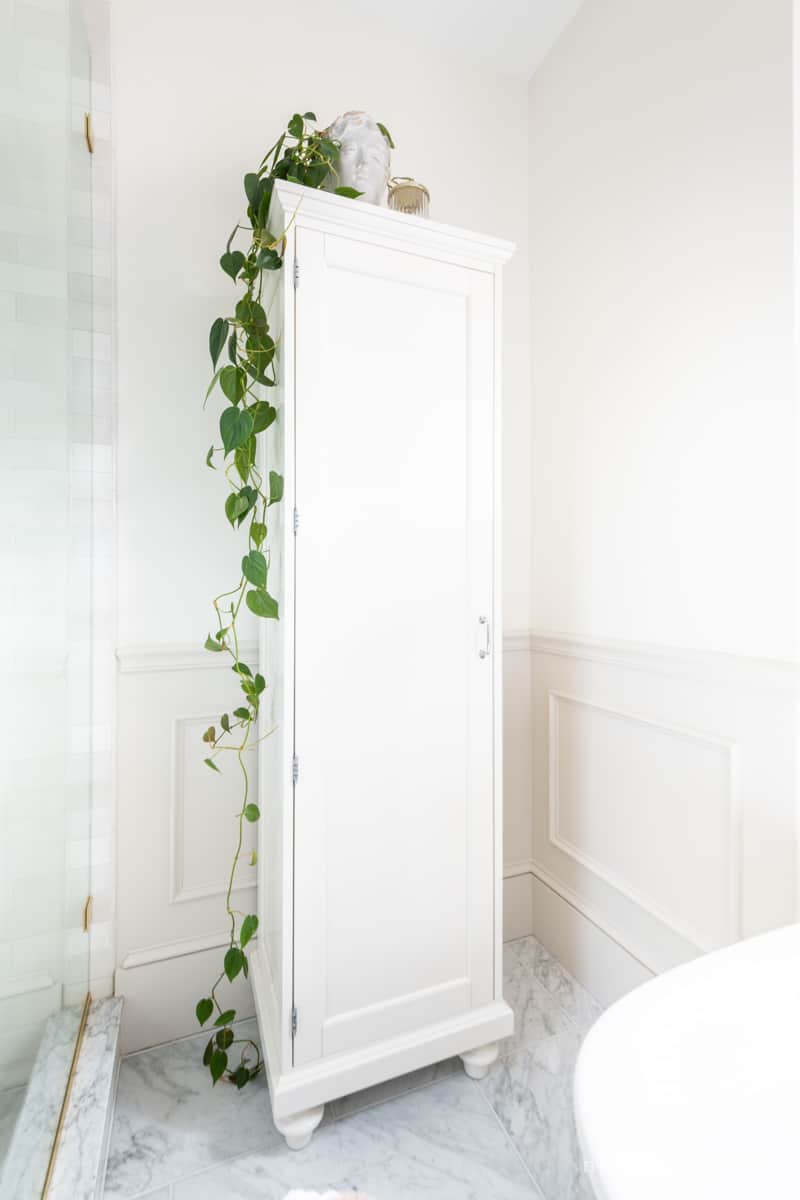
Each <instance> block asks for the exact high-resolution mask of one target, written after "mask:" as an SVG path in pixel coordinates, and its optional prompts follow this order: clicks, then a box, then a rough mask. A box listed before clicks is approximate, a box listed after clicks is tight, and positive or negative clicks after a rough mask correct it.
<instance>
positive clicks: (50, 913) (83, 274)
mask: <svg viewBox="0 0 800 1200" xmlns="http://www.w3.org/2000/svg"><path fill="white" fill-rule="evenodd" d="M0 21H2V37H0V44H1V45H2V51H0V97H2V98H1V99H0V143H2V161H3V164H4V165H3V170H2V172H0V564H1V565H0V581H2V582H1V584H0V625H1V627H2V636H0V722H2V724H1V725H0V728H2V730H3V740H4V748H3V754H2V755H1V756H0V819H1V820H2V840H0V1196H2V1197H3V1200H5V1198H6V1197H9V1198H10V1197H14V1200H28V1197H31V1198H33V1197H37V1196H41V1195H44V1194H45V1192H46V1182H47V1177H48V1165H49V1162H50V1157H51V1150H52V1147H53V1145H54V1142H55V1139H56V1135H57V1131H58V1127H59V1119H60V1115H61V1111H62V1105H63V1102H64V1097H65V1094H66V1091H67V1087H68V1082H69V1079H70V1071H71V1066H72V1062H73V1055H74V1052H75V1048H76V1044H77V1040H78V1034H79V1030H80V1027H81V1020H82V1016H83V1013H84V1011H85V1006H86V1002H87V995H88V991H89V978H90V967H89V935H88V932H87V931H86V926H87V921H88V898H89V896H90V895H91V881H90V870H91V834H92V778H93V757H94V753H93V752H94V746H93V706H92V679H93V617H92V611H93V606H92V595H93V573H94V565H93V563H94V560H93V533H92V530H93V500H94V497H93V472H92V461H91V454H92V445H91V443H92V436H91V429H92V421H93V381H92V344H91V343H92V237H91V231H92V212H91V205H92V179H91V158H90V155H89V153H88V150H87V147H86V143H85V139H84V130H83V120H84V116H83V114H84V112H85V111H86V110H87V109H88V107H89V105H88V90H89V79H90V73H89V47H88V41H87V36H86V30H85V28H84V25H83V21H82V17H81V8H80V4H79V3H78V2H77V0H75V2H71V0H63V3H61V4H59V3H53V2H52V0H51V2H49V3H48V4H47V6H43V7H38V6H35V5H32V4H28V3H22V2H18V0H6V2H5V3H4V6H3V9H2V16H1V17H0Z"/></svg>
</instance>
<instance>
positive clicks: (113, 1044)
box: [48, 999, 123, 1200]
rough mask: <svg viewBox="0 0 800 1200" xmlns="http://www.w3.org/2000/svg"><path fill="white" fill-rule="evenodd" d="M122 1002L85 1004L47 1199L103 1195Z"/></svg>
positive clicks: (78, 1199) (86, 1199) (90, 1198)
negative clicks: (84, 1026) (71, 1079)
mask: <svg viewBox="0 0 800 1200" xmlns="http://www.w3.org/2000/svg"><path fill="white" fill-rule="evenodd" d="M122 1003H123V1002H122V1000H121V999H108V1000H98V1001H96V1002H95V1003H94V1004H92V1006H91V1008H90V1009H89V1015H88V1017H87V1021H86V1028H85V1029H84V1032H83V1041H82V1042H81V1048H80V1054H79V1055H78V1062H77V1066H76V1070H75V1075H74V1078H73V1081H72V1088H71V1090H70V1096H69V1103H68V1105H67V1111H66V1116H65V1119H64V1127H63V1129H62V1131H61V1139H60V1142H59V1146H58V1154H57V1156H56V1161H55V1168H54V1171H53V1177H52V1179H51V1182H50V1189H49V1191H48V1200H94V1198H95V1197H96V1196H100V1195H102V1187H103V1177H104V1174H105V1164H106V1155H107V1153H108V1138H109V1135H110V1131H111V1123H112V1119H113V1115H114V1093H115V1089H116V1082H117V1069H118V1066H119V1033H120V1021H121V1019H122Z"/></svg>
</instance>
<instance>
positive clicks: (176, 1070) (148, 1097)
mask: <svg viewBox="0 0 800 1200" xmlns="http://www.w3.org/2000/svg"><path fill="white" fill-rule="evenodd" d="M255 1032H256V1023H255V1021H243V1022H241V1024H240V1025H238V1026H237V1033H238V1034H239V1035H240V1036H242V1035H244V1036H247V1035H248V1034H253V1033H255ZM207 1041H208V1034H207V1033H202V1034H200V1035H199V1036H196V1037H191V1038H185V1039H183V1040H182V1041H180V1042H172V1043H171V1044H170V1045H168V1046H161V1047H159V1048H158V1049H156V1050H150V1051H145V1052H143V1053H141V1054H134V1055H131V1056H130V1057H129V1058H126V1059H123V1062H122V1066H121V1067H120V1073H119V1088H118V1090H117V1110H116V1116H115V1120H114V1129H113V1132H112V1136H111V1146H110V1149H109V1155H108V1168H107V1171H106V1191H105V1195H106V1197H107V1198H109V1200H110V1198H111V1197H114V1198H117V1197H127V1196H138V1195H140V1194H141V1193H146V1192H148V1191H153V1190H154V1189H156V1188H159V1187H163V1186H164V1185H165V1184H168V1183H172V1181H173V1180H176V1179H180V1178H182V1177H183V1176H185V1175H189V1174H191V1173H193V1172H195V1171H199V1170H201V1169H202V1168H204V1167H210V1166H214V1165H215V1164H217V1163H221V1162H224V1161H225V1160H226V1159H229V1158H234V1157H235V1156H236V1155H239V1154H247V1153H248V1152H249V1151H251V1150H257V1149H261V1148H264V1147H269V1146H271V1145H274V1144H276V1143H277V1142H282V1141H283V1139H282V1138H281V1135H280V1134H279V1133H278V1131H277V1130H276V1129H275V1127H274V1125H273V1124H272V1114H271V1111H270V1104H269V1093H268V1091H267V1085H266V1081H265V1079H264V1077H263V1075H262V1076H261V1077H260V1078H258V1079H256V1080H254V1081H253V1082H252V1083H249V1084H248V1085H247V1087H246V1088H243V1089H242V1090H241V1091H239V1089H238V1088H236V1087H234V1086H233V1085H232V1084H229V1083H226V1082H222V1081H221V1082H220V1083H218V1084H217V1085H216V1087H214V1088H212V1087H211V1081H210V1078H209V1074H208V1071H207V1070H206V1068H205V1067H204V1066H203V1065H202V1061H201V1059H202V1055H203V1048H204V1046H205V1044H206V1042H207Z"/></svg>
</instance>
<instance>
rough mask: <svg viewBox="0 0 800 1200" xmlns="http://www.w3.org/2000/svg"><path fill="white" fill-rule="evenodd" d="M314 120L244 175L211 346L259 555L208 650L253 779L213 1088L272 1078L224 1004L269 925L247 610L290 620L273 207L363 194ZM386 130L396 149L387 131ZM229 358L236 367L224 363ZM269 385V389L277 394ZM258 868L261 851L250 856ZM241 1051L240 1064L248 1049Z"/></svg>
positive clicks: (242, 768)
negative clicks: (248, 891) (275, 445)
mask: <svg viewBox="0 0 800 1200" xmlns="http://www.w3.org/2000/svg"><path fill="white" fill-rule="evenodd" d="M316 120H317V119H316V117H315V116H314V113H311V112H307V113H303V114H302V115H301V114H300V113H295V114H294V116H293V117H292V118H291V120H290V121H289V123H288V125H287V127H286V130H285V132H284V133H282V134H281V136H280V137H279V138H278V140H277V142H276V143H275V145H274V146H272V147H271V148H270V149H269V150H268V151H267V153H266V154H265V156H264V158H263V159H262V161H261V163H260V165H259V167H258V170H257V171H253V172H251V173H249V174H247V175H245V177H244V191H245V195H246V197H247V221H248V224H241V223H237V224H236V225H235V226H234V227H233V231H232V232H231V235H230V237H229V238H228V243H227V245H226V247H225V253H224V254H223V255H222V257H221V258H220V260H219V264H220V267H221V268H222V270H223V271H224V272H225V274H226V275H228V276H229V277H230V278H231V280H232V281H233V282H234V284H236V286H237V287H238V288H239V292H240V294H239V299H238V300H237V302H236V306H235V309H234V312H233V315H232V316H227V317H217V319H216V320H215V321H214V323H213V325H212V326H211V331H210V333H209V338H208V345H209V351H210V354H211V363H212V368H213V370H214V377H213V379H212V380H211V383H210V385H209V388H208V391H207V392H206V402H207V401H208V399H209V397H210V396H211V395H212V393H214V392H215V391H216V389H219V391H221V392H222V397H223V398H224V401H225V404H224V407H223V409H222V413H221V415H220V419H219V433H220V439H221V441H222V445H221V446H216V445H214V446H211V448H210V449H209V451H208V454H207V455H206V463H207V465H208V466H209V467H211V468H212V469H214V470H216V469H217V466H216V463H215V461H214V460H215V459H217V458H219V463H220V466H221V467H222V468H223V469H224V473H225V478H226V480H227V483H228V494H227V496H226V499H225V516H226V518H227V520H228V522H229V523H230V525H231V526H232V527H233V528H234V529H236V530H239V529H241V528H242V527H245V528H246V532H247V551H246V553H245V555H244V557H243V558H242V560H241V570H240V574H239V581H238V583H237V584H236V585H235V586H234V587H232V588H230V589H229V590H228V591H224V592H222V593H220V595H218V596H216V597H215V598H214V600H213V606H214V614H215V618H216V623H217V628H216V629H215V630H214V632H213V633H210V634H209V636H208V637H207V638H206V643H205V648H206V650H208V651H210V652H211V653H212V654H227V655H228V656H229V657H230V659H231V670H232V671H233V672H234V674H235V675H236V677H237V680H238V683H239V687H240V689H241V692H242V703H241V704H240V705H239V706H238V707H237V708H234V709H233V711H232V712H224V713H223V714H222V715H221V717H220V718H219V728H217V726H216V725H211V726H209V728H208V729H207V730H206V731H205V733H204V734H203V742H204V743H205V744H206V747H207V750H208V757H207V758H206V759H205V760H204V761H205V763H206V765H207V766H208V767H209V769H210V770H212V771H219V770H220V762H222V761H224V755H225V754H228V755H230V754H232V755H233V758H234V762H235V766H236V768H237V769H238V771H239V773H240V775H241V788H242V791H241V804H240V807H239V811H238V813H237V816H236V820H237V826H238V832H237V840H236V848H235V851H234V855H233V862H232V864H231V869H230V874H229V877H228V886H227V891H226V894H225V910H226V913H227V917H228V922H229V940H228V943H227V945H226V948H225V951H224V956H223V960H222V969H221V970H220V972H219V975H218V976H217V978H216V980H215V981H214V983H213V985H212V987H211V991H210V994H209V995H208V996H204V997H203V998H202V999H201V1000H199V1001H198V1003H197V1007H196V1010H195V1011H196V1014H197V1020H198V1021H199V1023H200V1024H201V1025H206V1024H207V1023H208V1021H210V1020H211V1019H212V1018H213V1026H212V1034H211V1037H210V1038H209V1041H208V1043H207V1045H206V1047H205V1051H204V1053H203V1063H204V1064H205V1065H206V1066H207V1067H208V1069H209V1071H210V1073H211V1079H212V1082H213V1083H216V1082H217V1080H219V1079H221V1078H223V1077H225V1078H227V1079H229V1080H230V1081H231V1082H232V1083H235V1084H236V1086H237V1087H239V1088H242V1087H244V1086H245V1084H246V1083H248V1082H249V1081H250V1080H251V1079H254V1078H255V1077H256V1076H257V1075H258V1074H259V1073H260V1071H261V1070H262V1067H263V1060H262V1057H261V1053H260V1050H259V1048H258V1046H257V1044H256V1043H255V1042H254V1041H252V1040H251V1039H250V1038H239V1037H237V1036H236V1034H235V1032H234V1029H233V1023H234V1021H235V1020H236V1010H235V1009H233V1008H227V1007H225V1005H224V1004H223V1002H222V1001H221V1000H220V998H219V994H218V993H219V989H220V988H221V987H223V986H224V983H225V980H228V981H230V982H233V980H234V979H236V978H237V976H238V975H240V974H243V975H244V976H245V977H246V976H247V974H248V969H249V968H248V959H247V946H248V945H249V943H250V941H251V939H252V938H253V935H254V934H255V932H256V930H257V929H258V917H257V916H256V915H255V914H254V913H243V912H241V911H239V910H238V909H236V908H234V907H233V905H232V903H231V898H232V893H233V887H234V882H235V878H236V871H237V868H238V867H239V864H240V859H241V856H242V847H243V843H244V829H245V821H248V822H255V821H258V819H259V817H260V815H261V814H260V811H259V808H258V805H257V804H256V803H255V802H254V801H253V800H252V799H251V798H250V776H249V772H248V768H247V760H246V755H247V754H248V752H252V751H253V750H254V749H255V748H256V746H257V745H258V743H259V741H261V740H262V739H263V738H264V737H268V736H269V734H270V732H272V731H271V730H270V731H267V733H264V734H262V735H261V737H258V736H257V722H258V713H259V707H260V704H261V698H262V695H263V693H264V690H265V688H266V686H267V684H266V680H265V679H264V676H263V675H261V674H260V673H259V672H258V671H257V670H254V669H253V667H252V666H251V665H250V664H248V663H246V662H244V661H243V659H242V657H241V655H240V644H239V632H238V621H239V616H240V613H241V610H242V605H243V604H244V605H245V606H246V607H247V608H248V609H249V610H250V612H252V613H254V614H255V616H257V617H262V618H264V619H266V620H273V621H274V620H277V619H278V615H279V614H278V601H277V600H276V599H275V597H274V596H272V595H271V594H270V592H269V589H268V586H267V584H268V576H269V548H268V534H269V529H268V524H267V516H268V510H269V509H270V508H271V507H272V506H273V505H275V504H279V503H280V501H281V499H282V497H283V478H282V477H281V475H280V474H279V473H278V472H277V471H272V470H270V471H268V472H267V473H266V477H265V473H264V471H263V470H262V468H261V466H260V465H259V463H258V461H257V455H256V439H257V437H258V434H259V433H263V431H264V430H265V429H268V428H269V427H270V425H272V423H273V422H274V421H275V420H276V419H277V416H278V414H277V410H276V409H275V407H274V406H273V405H272V404H270V402H269V400H268V399H267V398H266V396H267V395H268V394H269V393H268V389H269V388H272V387H274V386H275V384H276V382H277V378H276V373H275V352H276V343H275V341H274V339H273V338H272V336H271V334H270V326H269V319H268V307H269V306H268V305H266V307H265V296H264V281H265V278H266V277H267V276H266V275H265V273H266V272H272V271H275V272H277V271H280V270H281V268H282V267H283V251H284V248H285V234H286V230H280V231H277V232H276V231H274V230H271V229H270V228H269V224H268V221H269V210H270V202H271V200H272V192H273V188H274V184H275V180H276V179H286V180H289V181H290V182H293V183H301V184H305V185H306V186H307V187H312V188H321V187H324V186H327V187H328V188H331V187H332V188H333V190H334V191H335V192H337V193H338V194H339V195H343V196H349V197H351V198H353V199H355V198H357V197H358V196H360V195H361V193H360V192H358V191H356V190H355V189H354V188H348V187H340V186H336V184H337V181H338V178H339V175H338V164H339V143H338V142H337V141H335V140H334V139H332V138H331V137H330V136H328V133H327V131H326V130H318V129H316ZM380 129H381V132H382V133H383V135H384V137H385V138H386V139H387V141H388V142H389V144H390V145H392V140H391V136H390V134H389V132H388V130H387V129H386V128H385V127H384V126H382V125H381V126H380ZM242 232H243V233H244V235H245V237H246V238H249V246H248V248H247V250H246V251H245V250H241V249H234V242H235V240H236V238H237V236H238V235H239V234H240V233H242ZM223 351H224V352H225V356H226V360H227V361H225V362H224V364H223V365H222V366H218V364H219V361H220V358H221V356H222V354H223ZM265 389H266V391H265ZM250 863H251V865H253V866H254V865H255V863H256V852H255V851H253V853H252V856H251V858H250ZM235 1048H238V1056H237V1049H235Z"/></svg>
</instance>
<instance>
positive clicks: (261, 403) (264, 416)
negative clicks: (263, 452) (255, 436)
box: [248, 400, 278, 433]
mask: <svg viewBox="0 0 800 1200" xmlns="http://www.w3.org/2000/svg"><path fill="white" fill-rule="evenodd" d="M248 412H250V413H252V415H253V433H263V432H264V430H265V429H269V427H270V425H271V424H272V422H273V421H274V420H275V418H276V417H277V415H278V410H277V409H276V408H273V407H272V405H271V404H268V403H267V401H266V400H257V401H256V402H255V404H251V405H250V408H249V409H248Z"/></svg>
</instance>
